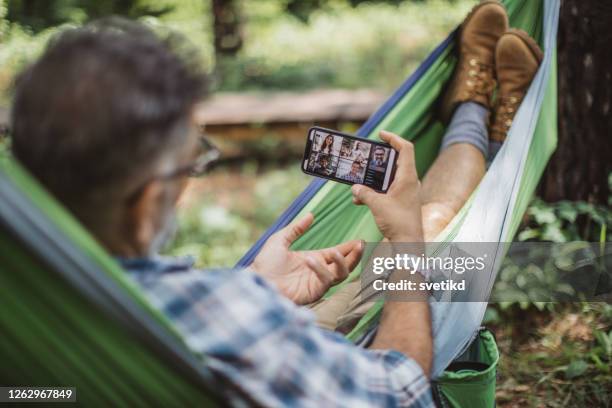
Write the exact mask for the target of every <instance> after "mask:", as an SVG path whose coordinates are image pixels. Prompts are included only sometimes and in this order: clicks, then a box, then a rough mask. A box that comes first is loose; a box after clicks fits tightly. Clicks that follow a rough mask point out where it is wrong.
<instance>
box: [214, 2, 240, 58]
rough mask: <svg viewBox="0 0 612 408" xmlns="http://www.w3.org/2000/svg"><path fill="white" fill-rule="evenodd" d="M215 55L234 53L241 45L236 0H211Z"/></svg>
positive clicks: (221, 56)
mask: <svg viewBox="0 0 612 408" xmlns="http://www.w3.org/2000/svg"><path fill="white" fill-rule="evenodd" d="M212 12H213V33H214V44H215V57H217V58H218V59H220V58H223V57H225V56H232V55H235V54H236V53H237V52H238V50H240V48H241V47H242V32H241V24H240V13H239V10H238V1H237V0H212Z"/></svg>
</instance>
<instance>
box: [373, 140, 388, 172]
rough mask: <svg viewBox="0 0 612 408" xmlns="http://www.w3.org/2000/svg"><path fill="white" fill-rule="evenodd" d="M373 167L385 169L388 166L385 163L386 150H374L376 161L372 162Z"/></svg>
mask: <svg viewBox="0 0 612 408" xmlns="http://www.w3.org/2000/svg"><path fill="white" fill-rule="evenodd" d="M372 166H374V167H379V168H382V169H384V168H385V167H386V166H387V162H386V161H385V148H384V147H380V146H377V147H376V148H375V149H374V160H372Z"/></svg>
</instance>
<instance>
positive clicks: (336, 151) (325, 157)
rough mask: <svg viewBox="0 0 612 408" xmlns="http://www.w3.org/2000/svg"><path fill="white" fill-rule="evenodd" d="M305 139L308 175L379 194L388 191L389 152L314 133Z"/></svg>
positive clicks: (363, 142) (358, 142)
mask: <svg viewBox="0 0 612 408" xmlns="http://www.w3.org/2000/svg"><path fill="white" fill-rule="evenodd" d="M309 137H310V140H311V149H310V154H309V157H308V163H307V165H306V169H307V170H308V171H310V172H312V173H314V174H320V175H322V176H325V177H331V178H336V179H339V180H344V181H347V182H350V183H356V184H365V185H367V186H370V187H372V188H374V189H376V190H380V191H382V190H386V188H387V187H388V186H386V185H385V184H388V183H389V176H390V172H391V169H388V167H389V166H388V164H389V156H390V155H391V149H390V148H388V147H384V146H381V145H377V144H373V143H371V142H368V141H366V140H356V139H353V138H350V137H345V136H341V135H337V134H330V133H328V132H325V131H322V130H316V129H315V130H311V132H310V134H309ZM385 176H387V177H385ZM385 182H386V183H385Z"/></svg>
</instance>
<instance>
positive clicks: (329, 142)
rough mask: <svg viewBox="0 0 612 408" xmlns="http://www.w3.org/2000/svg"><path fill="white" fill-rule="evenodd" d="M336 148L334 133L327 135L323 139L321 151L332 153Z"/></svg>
mask: <svg viewBox="0 0 612 408" xmlns="http://www.w3.org/2000/svg"><path fill="white" fill-rule="evenodd" d="M333 148H334V137H333V136H332V135H327V136H326V137H325V139H323V144H322V145H321V150H320V151H321V153H324V154H332V152H333Z"/></svg>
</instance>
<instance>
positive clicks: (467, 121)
mask: <svg viewBox="0 0 612 408" xmlns="http://www.w3.org/2000/svg"><path fill="white" fill-rule="evenodd" d="M488 115H489V110H488V109H487V108H485V107H484V106H482V105H480V104H477V103H476V102H463V103H461V104H460V105H459V106H458V107H457V109H456V110H455V113H454V114H453V118H452V119H451V122H450V124H449V125H448V128H447V129H446V133H445V134H444V138H443V139H442V146H441V147H440V150H444V149H446V148H447V147H448V146H450V145H452V144H455V143H469V144H471V145H472V146H474V147H475V148H477V149H478V150H480V151H481V152H482V155H483V156H484V157H485V159H488V158H489V157H492V156H490V155H489V148H490V147H489V133H488V132H487V116H488Z"/></svg>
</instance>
